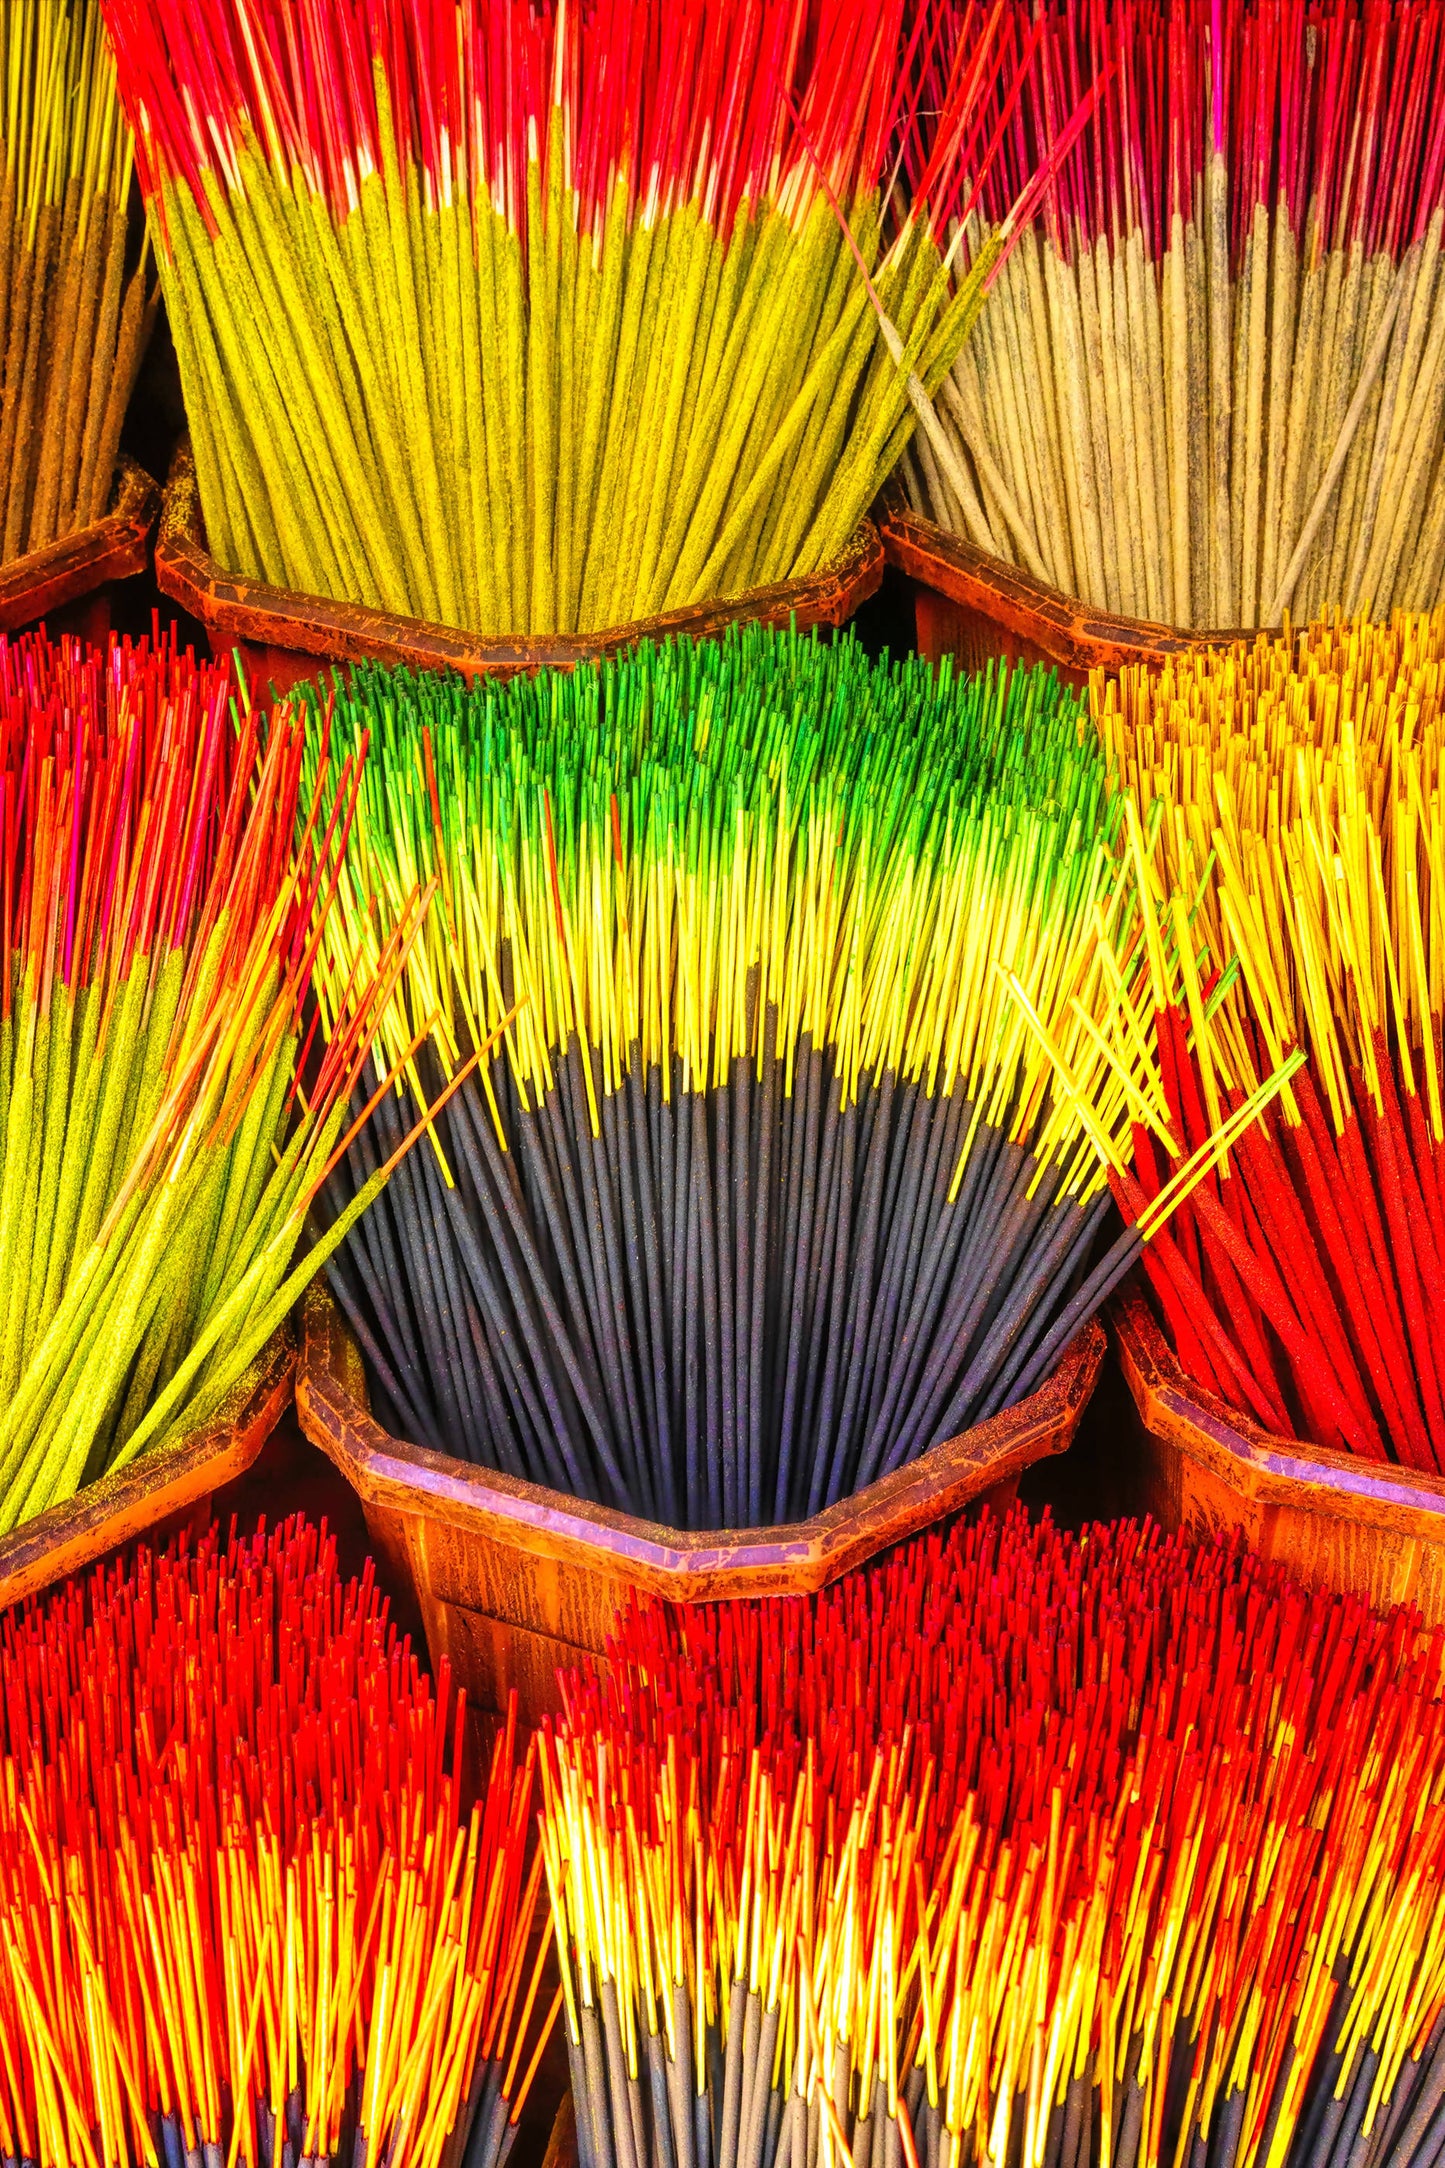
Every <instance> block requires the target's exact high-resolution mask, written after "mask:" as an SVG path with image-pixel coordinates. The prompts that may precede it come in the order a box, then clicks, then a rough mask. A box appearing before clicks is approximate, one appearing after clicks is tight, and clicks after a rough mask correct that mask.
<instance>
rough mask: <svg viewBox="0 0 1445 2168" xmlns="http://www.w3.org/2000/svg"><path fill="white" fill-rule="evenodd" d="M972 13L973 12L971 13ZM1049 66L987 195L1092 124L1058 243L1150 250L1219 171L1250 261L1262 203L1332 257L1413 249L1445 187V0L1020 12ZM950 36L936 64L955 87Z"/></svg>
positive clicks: (1054, 209)
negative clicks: (1133, 240)
mask: <svg viewBox="0 0 1445 2168" xmlns="http://www.w3.org/2000/svg"><path fill="white" fill-rule="evenodd" d="M958 12H959V15H960V17H962V14H963V10H962V9H959V11H958ZM1019 12H1020V15H1021V16H1022V17H1026V19H1027V21H1028V24H1029V26H1030V30H1031V33H1032V34H1033V35H1034V36H1035V37H1036V38H1037V40H1038V58H1037V65H1036V66H1035V67H1034V68H1033V69H1032V70H1031V71H1030V72H1029V74H1028V76H1027V78H1026V80H1025V82H1024V85H1023V95H1022V97H1021V99H1020V100H1019V101H1018V103H1017V105H1016V106H1015V108H1014V110H1013V111H1012V113H1011V114H1010V115H1009V117H1008V119H1007V123H1006V125H1005V127H1004V129H1003V137H1002V145H1001V151H1000V156H999V159H998V162H997V163H996V164H995V166H994V167H993V169H992V172H991V174H990V176H989V180H988V184H987V191H986V195H987V200H988V201H989V202H990V203H991V204H992V205H993V206H994V208H995V209H996V210H998V211H999V212H1000V214H1001V213H1002V211H1003V210H1005V209H1006V208H1007V206H1008V204H1009V203H1011V202H1013V201H1014V200H1015V199H1016V198H1017V197H1018V195H1019V194H1020V193H1021V191H1022V189H1023V188H1024V187H1025V185H1026V184H1027V183H1028V181H1029V180H1030V179H1031V178H1032V177H1033V175H1034V174H1035V173H1036V172H1037V171H1038V170H1039V169H1040V168H1041V167H1043V166H1045V165H1046V164H1048V163H1049V162H1050V161H1051V160H1053V159H1055V156H1056V153H1057V152H1058V150H1059V146H1060V142H1061V138H1062V137H1063V136H1064V134H1065V131H1066V129H1067V126H1068V123H1069V119H1070V116H1071V114H1073V112H1074V111H1075V109H1076V108H1077V107H1078V106H1079V104H1080V101H1081V100H1083V99H1085V98H1088V97H1090V95H1091V94H1092V96H1093V99H1094V103H1093V105H1092V108H1091V110H1090V114H1089V118H1088V121H1087V125H1086V126H1085V128H1084V130H1083V133H1082V134H1081V135H1080V136H1078V138H1077V140H1076V141H1075V142H1074V143H1073V144H1072V147H1069V148H1066V149H1065V150H1064V152H1063V155H1062V157H1061V158H1060V159H1059V160H1058V169H1057V172H1056V174H1055V176H1054V181H1053V185H1052V188H1051V190H1050V193H1049V203H1048V213H1047V215H1048V219H1049V224H1050V230H1051V234H1052V237H1053V239H1054V242H1055V245H1056V247H1058V248H1060V249H1061V250H1063V252H1064V253H1065V254H1066V255H1072V253H1073V251H1074V249H1075V247H1076V246H1078V245H1080V244H1083V245H1086V246H1088V245H1092V244H1093V242H1094V241H1095V240H1097V239H1099V238H1100V237H1106V238H1108V239H1109V240H1110V241H1111V242H1114V243H1118V242H1121V241H1123V240H1125V239H1127V238H1128V236H1129V235H1130V234H1131V233H1134V232H1136V231H1137V232H1139V233H1140V234H1141V235H1142V238H1143V244H1144V250H1145V253H1146V255H1148V256H1158V255H1160V254H1162V252H1163V251H1164V250H1165V249H1166V248H1168V247H1169V246H1170V242H1171V226H1172V222H1173V220H1174V219H1175V218H1176V217H1178V218H1180V219H1182V221H1183V222H1184V224H1185V225H1186V226H1188V225H1189V224H1191V222H1193V221H1195V220H1196V219H1197V218H1198V217H1199V216H1200V207H1201V190H1202V186H1203V182H1204V176H1205V168H1206V166H1207V164H1208V162H1209V160H1210V159H1211V157H1213V156H1215V155H1216V154H1217V155H1218V156H1219V157H1220V158H1221V159H1222V160H1223V161H1224V165H1225V168H1226V171H1227V174H1228V179H1229V204H1230V213H1229V215H1230V222H1231V228H1232V232H1231V239H1232V242H1233V249H1234V256H1235V260H1236V262H1238V261H1239V259H1240V258H1241V256H1242V254H1243V251H1244V248H1245V245H1246V243H1247V241H1248V239H1249V236H1250V233H1251V230H1252V227H1253V223H1254V218H1255V212H1256V207H1257V206H1263V207H1265V208H1267V209H1273V208H1274V207H1276V206H1278V207H1279V208H1280V209H1281V210H1282V211H1283V212H1284V213H1285V215H1286V216H1287V217H1288V218H1289V219H1290V221H1291V223H1292V225H1293V227H1294V229H1295V232H1296V235H1297V237H1298V238H1301V239H1302V238H1303V234H1304V228H1305V225H1306V221H1309V224H1310V231H1311V236H1312V239H1313V241H1314V244H1315V245H1316V246H1317V247H1320V248H1343V247H1347V246H1357V247H1361V248H1363V249H1364V251H1365V253H1366V254H1367V255H1369V254H1373V253H1374V252H1375V251H1376V250H1378V249H1386V250H1388V251H1389V252H1390V253H1391V254H1393V255H1395V256H1398V255H1399V254H1400V253H1401V252H1402V251H1403V250H1404V249H1405V248H1407V247H1409V246H1410V245H1411V243H1412V242H1417V241H1419V240H1421V239H1422V238H1423V237H1424V235H1425V233H1426V230H1427V228H1428V226H1429V222H1430V219H1431V217H1432V215H1433V214H1434V213H1435V212H1436V211H1437V210H1438V209H1439V208H1440V205H1441V200H1442V190H1445V110H1442V107H1441V103H1440V100H1439V97H1438V94H1437V92H1436V91H1435V90H1433V89H1432V86H1435V85H1438V82H1439V75H1440V69H1441V66H1442V63H1445V16H1442V14H1441V11H1440V9H1439V7H1438V6H1437V5H1436V4H1435V0H1183V4H1182V5H1180V4H1177V0H1053V4H1051V5H1048V6H1046V7H1044V8H1043V9H1041V10H1039V9H1035V8H1033V7H1032V6H1030V7H1027V8H1021V9H1020V10H1019ZM950 46H951V40H950V38H949V37H948V36H944V37H942V38H941V39H940V40H939V41H938V43H937V45H936V46H935V47H934V48H933V52H932V55H931V57H930V59H929V61H928V62H927V63H926V64H925V66H924V71H923V74H922V78H921V80H920V83H919V98H920V102H926V101H927V99H928V98H929V97H930V96H933V95H936V94H937V93H938V91H939V90H940V89H941V88H942V86H943V83H944V81H945V80H946V66H947V56H948V54H949V51H950Z"/></svg>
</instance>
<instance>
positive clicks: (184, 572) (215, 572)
mask: <svg viewBox="0 0 1445 2168" xmlns="http://www.w3.org/2000/svg"><path fill="white" fill-rule="evenodd" d="M155 571H156V583H157V585H158V586H159V588H160V590H161V593H162V594H164V595H168V596H169V597H170V599H171V600H172V601H173V602H178V603H180V605H181V606H182V608H183V609H185V610H188V611H189V612H190V613H191V615H192V616H193V617H196V618H199V619H200V621H201V623H202V624H203V625H204V626H205V628H206V631H207V633H208V634H209V635H210V636H211V639H212V643H213V645H225V644H227V643H229V642H232V641H236V640H244V641H249V642H251V643H252V644H253V645H256V646H264V647H276V648H280V649H282V650H283V651H285V652H287V653H291V654H301V655H312V656H315V657H317V658H318V659H319V660H320V661H322V662H334V663H346V662H360V661H367V660H370V661H376V662H382V663H389V664H398V663H400V664H405V665H407V666H409V667H411V668H413V669H431V670H437V669H452V670H456V671H458V672H460V674H461V675H462V676H463V677H465V678H467V679H471V678H474V677H493V678H503V677H515V676H517V675H519V674H520V673H522V672H524V671H532V670H539V669H575V668H576V666H577V664H578V663H581V662H589V661H597V660H601V659H602V658H603V657H606V656H609V655H615V654H618V653H620V652H621V651H622V650H623V649H625V648H629V647H635V646H637V645H638V644H640V643H641V642H642V641H644V640H652V641H660V640H665V639H668V638H669V637H671V636H673V635H676V634H692V635H695V636H698V637H701V636H703V635H705V634H707V633H709V632H716V631H717V630H718V629H719V628H721V627H722V626H724V625H726V624H730V623H734V622H741V621H743V620H747V621H748V622H758V623H763V624H774V625H786V624H787V623H788V621H789V619H790V618H795V619H796V620H797V622H798V625H799V627H800V628H801V629H806V628H807V627H808V626H811V625H834V626H837V625H844V624H846V623H847V621H848V620H849V618H851V617H852V616H853V615H854V614H855V613H856V611H857V610H858V608H859V607H860V605H861V604H862V603H864V602H866V601H867V599H868V597H869V596H870V595H872V594H874V593H876V591H877V589H878V588H879V587H880V586H881V585H882V581H883V571H884V554H883V543H882V540H881V538H880V536H879V533H878V529H877V528H876V526H875V525H874V523H873V521H872V520H871V519H869V518H868V517H867V516H866V515H865V517H864V518H863V519H861V520H860V521H859V522H858V525H857V527H855V529H854V530H853V533H852V535H851V536H850V538H849V540H848V542H847V544H846V545H845V547H844V549H843V551H842V554H841V555H840V556H839V557H838V558H836V559H835V560H834V562H833V563H832V564H831V565H829V566H826V567H825V568H824V569H823V571H821V572H816V573H811V574H809V575H808V577H807V578H805V579H797V580H783V581H780V582H778V583H776V584H774V585H772V586H768V587H755V588H752V589H750V590H749V591H748V592H747V593H746V594H744V595H740V596H738V597H737V598H736V599H735V600H733V601H717V602H711V603H702V604H698V605H696V606H694V605H691V604H688V605H685V606H684V607H682V608H681V609H676V610H668V611H665V612H664V613H663V614H662V615H661V616H659V617H650V618H638V619H637V620H636V621H635V622H633V623H632V624H628V625H617V626H613V627H611V628H610V629H608V630H606V631H603V632H596V633H554V634H550V635H543V634H539V635H537V636H536V637H535V638H531V637H522V636H518V637H514V638H495V639H483V638H482V637H481V636H480V635H476V634H472V633H466V632H459V631H458V630H457V629H456V628H455V627H454V626H449V625H438V624H433V623H431V622H429V621H428V620H427V619H425V618H413V617H403V616H400V615H399V614H397V613H395V612H392V611H387V610H370V609H364V608H362V607H361V606H360V605H358V604H352V603H344V602H334V601H331V600H329V599H328V598H326V597H324V596H321V595H304V594H298V593H296V592H294V591H293V590H292V589H290V588H285V587H272V586H269V585H268V584H267V583H266V582H264V581H261V580H248V579H245V578H243V577H242V576H241V575H240V574H238V573H232V572H227V571H226V570H225V569H224V568H223V567H222V566H221V565H219V564H217V562H216V560H215V559H214V558H213V557H212V556H211V555H210V553H209V551H208V549H207V546H206V533H205V524H204V521H203V518H202V514H201V500H200V488H199V485H198V483H197V480H196V468H195V458H194V455H193V454H192V451H191V448H190V445H189V442H188V441H186V440H182V442H181V443H180V445H179V446H178V447H177V449H176V453H175V457H174V459H173V460H172V462H171V470H170V474H169V476H168V478H167V481H166V487H165V495H164V498H163V501H162V505H161V522H160V532H159V534H158V536H157V538H156V551H155Z"/></svg>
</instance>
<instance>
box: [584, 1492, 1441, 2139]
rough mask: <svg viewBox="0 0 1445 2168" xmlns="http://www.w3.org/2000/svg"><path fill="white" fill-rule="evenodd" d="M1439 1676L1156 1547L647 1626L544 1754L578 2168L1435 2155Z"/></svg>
mask: <svg viewBox="0 0 1445 2168" xmlns="http://www.w3.org/2000/svg"><path fill="white" fill-rule="evenodd" d="M1442 1686H1445V1650H1442V1642H1441V1637H1440V1635H1439V1633H1438V1632H1436V1633H1434V1634H1433V1635H1430V1636H1426V1635H1425V1634H1424V1633H1422V1632H1421V1631H1420V1630H1419V1629H1418V1627H1417V1625H1416V1623H1415V1621H1414V1619H1413V1616H1412V1615H1411V1614H1410V1613H1408V1612H1403V1611H1401V1612H1395V1613H1393V1614H1389V1615H1387V1616H1385V1617H1383V1618H1380V1619H1376V1618H1373V1617H1372V1616H1371V1615H1370V1614H1369V1613H1368V1612H1367V1611H1366V1610H1365V1609H1364V1608H1363V1607H1362V1606H1361V1605H1359V1604H1358V1603H1356V1602H1355V1601H1353V1600H1352V1599H1347V1598H1340V1597H1332V1596H1329V1595H1322V1594H1306V1593H1305V1592H1304V1591H1302V1590H1301V1589H1299V1588H1298V1587H1296V1586H1294V1585H1293V1584H1291V1583H1290V1581H1289V1580H1288V1579H1287V1578H1286V1577H1285V1575H1284V1574H1283V1573H1282V1571H1281V1570H1280V1569H1279V1568H1278V1567H1276V1566H1273V1565H1269V1564H1265V1563H1264V1562H1262V1561H1260V1560H1257V1559H1253V1558H1251V1557H1249V1556H1248V1555H1246V1554H1244V1553H1242V1552H1241V1551H1239V1550H1238V1549H1235V1548H1231V1547H1230V1546H1229V1545H1227V1544H1225V1543H1223V1542H1218V1541H1216V1542H1214V1543H1213V1544H1210V1545H1207V1546H1205V1547H1203V1548H1200V1549H1197V1550H1196V1549H1194V1548H1192V1547H1191V1545H1190V1544H1189V1542H1188V1541H1187V1540H1186V1539H1184V1538H1180V1537H1175V1538H1171V1539H1168V1540H1166V1539H1164V1538H1162V1537H1160V1536H1159V1535H1158V1533H1157V1532H1156V1531H1154V1530H1152V1529H1151V1528H1150V1527H1149V1526H1148V1525H1147V1524H1144V1525H1142V1526H1141V1525H1140V1524H1138V1523H1133V1522H1127V1521H1126V1522H1119V1523H1116V1524H1114V1525H1112V1526H1108V1527H1096V1528H1092V1529H1090V1530H1088V1531H1087V1533H1086V1535H1085V1536H1084V1537H1083V1538H1082V1539H1074V1538H1070V1537H1061V1536H1059V1535H1057V1534H1055V1533H1054V1531H1053V1530H1052V1529H1051V1528H1050V1527H1049V1526H1048V1524H1047V1523H1044V1524H1043V1525H1042V1526H1039V1527H1034V1528H1031V1527H1030V1526H1029V1524H1028V1522H1027V1519H1026V1518H1025V1516H1024V1515H1023V1514H1022V1513H1016V1514H1015V1515H1013V1516H1012V1517H1011V1518H1010V1519H1009V1520H1008V1521H1007V1522H1005V1523H1003V1524H999V1523H998V1522H996V1521H993V1520H991V1519H985V1520H984V1521H983V1522H982V1523H980V1524H975V1525H974V1526H972V1527H967V1528H965V1527H962V1526H956V1527H955V1529H954V1531H953V1533H952V1534H951V1535H950V1536H949V1537H948V1539H947V1540H946V1541H944V1540H942V1539H940V1538H938V1537H937V1536H932V1537H930V1538H928V1539H927V1540H926V1541H925V1542H921V1543H917V1544H914V1545H911V1546H908V1547H907V1548H906V1549H903V1550H901V1551H899V1552H898V1553H896V1554H895V1555H894V1556H893V1558H892V1559H891V1560H890V1561H889V1562H888V1563H887V1564H886V1565H884V1566H881V1567H877V1568H874V1569H872V1570H869V1571H866V1572H860V1573H857V1574H854V1575H851V1576H848V1577H846V1578H845V1579H844V1580H842V1581H841V1582H839V1583H837V1584H836V1585H835V1587H833V1588H831V1589H829V1590H827V1591H826V1592H825V1593H824V1594H823V1595H821V1596H819V1597H817V1598H815V1599H809V1598H784V1599H782V1600H777V1599H774V1600H771V1601H769V1602H767V1603H751V1604H738V1603H732V1604H718V1605H716V1606H709V1607H692V1606H689V1607H686V1608H678V1609H676V1610H673V1611H671V1612H667V1611H664V1610H663V1609H662V1607H660V1606H656V1607H653V1608H651V1609H647V1610H643V1611H641V1612H640V1613H637V1614H634V1615H633V1617H632V1618H631V1619H629V1620H628V1621H627V1622H626V1623H625V1624H624V1627H623V1629H622V1631H621V1632H620V1634H619V1636H618V1638H617V1641H616V1643H615V1645H614V1649H613V1654H612V1662H611V1667H610V1672H609V1675H608V1677H607V1678H606V1680H605V1681H604V1682H603V1683H601V1684H599V1683H597V1682H596V1681H595V1680H594V1679H593V1678H592V1677H590V1676H589V1677H586V1678H583V1677H577V1678H575V1679H574V1680H573V1681H572V1682H571V1689H570V1694H571V1698H570V1704H569V1709H568V1714H567V1717H566V1720H565V1721H564V1722H563V1723H562V1724H561V1725H560V1728H559V1731H558V1735H557V1737H556V1739H555V1741H550V1742H549V1743H548V1745H547V1746H546V1747H545V1748H544V1751H543V1755H542V1774H543V1791H544V1800H545V1809H544V1821H543V1832H544V1834H543V1841H544V1846H545V1853H546V1863H547V1876H548V1884H549V1889H550V1892H551V1899H552V1908H553V1917H554V1922H555V1928H556V1937H557V1943H558V1948H559V1951H560V1954H561V1960H562V1968H563V1970H562V1978H563V1988H564V1992H565V1995H566V1998H567V2017H566V2023H567V2033H568V2043H569V2047H570V2051H571V2058H572V2073H573V2078H572V2083H573V2096H574V2100H575V2102H576V2106H577V2123H578V2133H579V2155H580V2160H581V2164H582V2168H644V2164H646V2163H647V2162H649V2161H652V2160H656V2161H661V2162H665V2163H670V2164H674V2168H868V2164H869V2163H870V2162H871V2163H872V2164H873V2168H985V2164H988V2168H1344V2164H1345V2163H1346V2162H1347V2161H1348V2162H1349V2163H1350V2168H1428V2164H1429V2163H1431V2162H1432V2161H1434V2160H1436V2159H1437V2158H1438V2157H1439V2148H1440V2145H1441V2142H1442V2139H1445V1826H1442V1814H1445V1702H1442Z"/></svg>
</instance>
